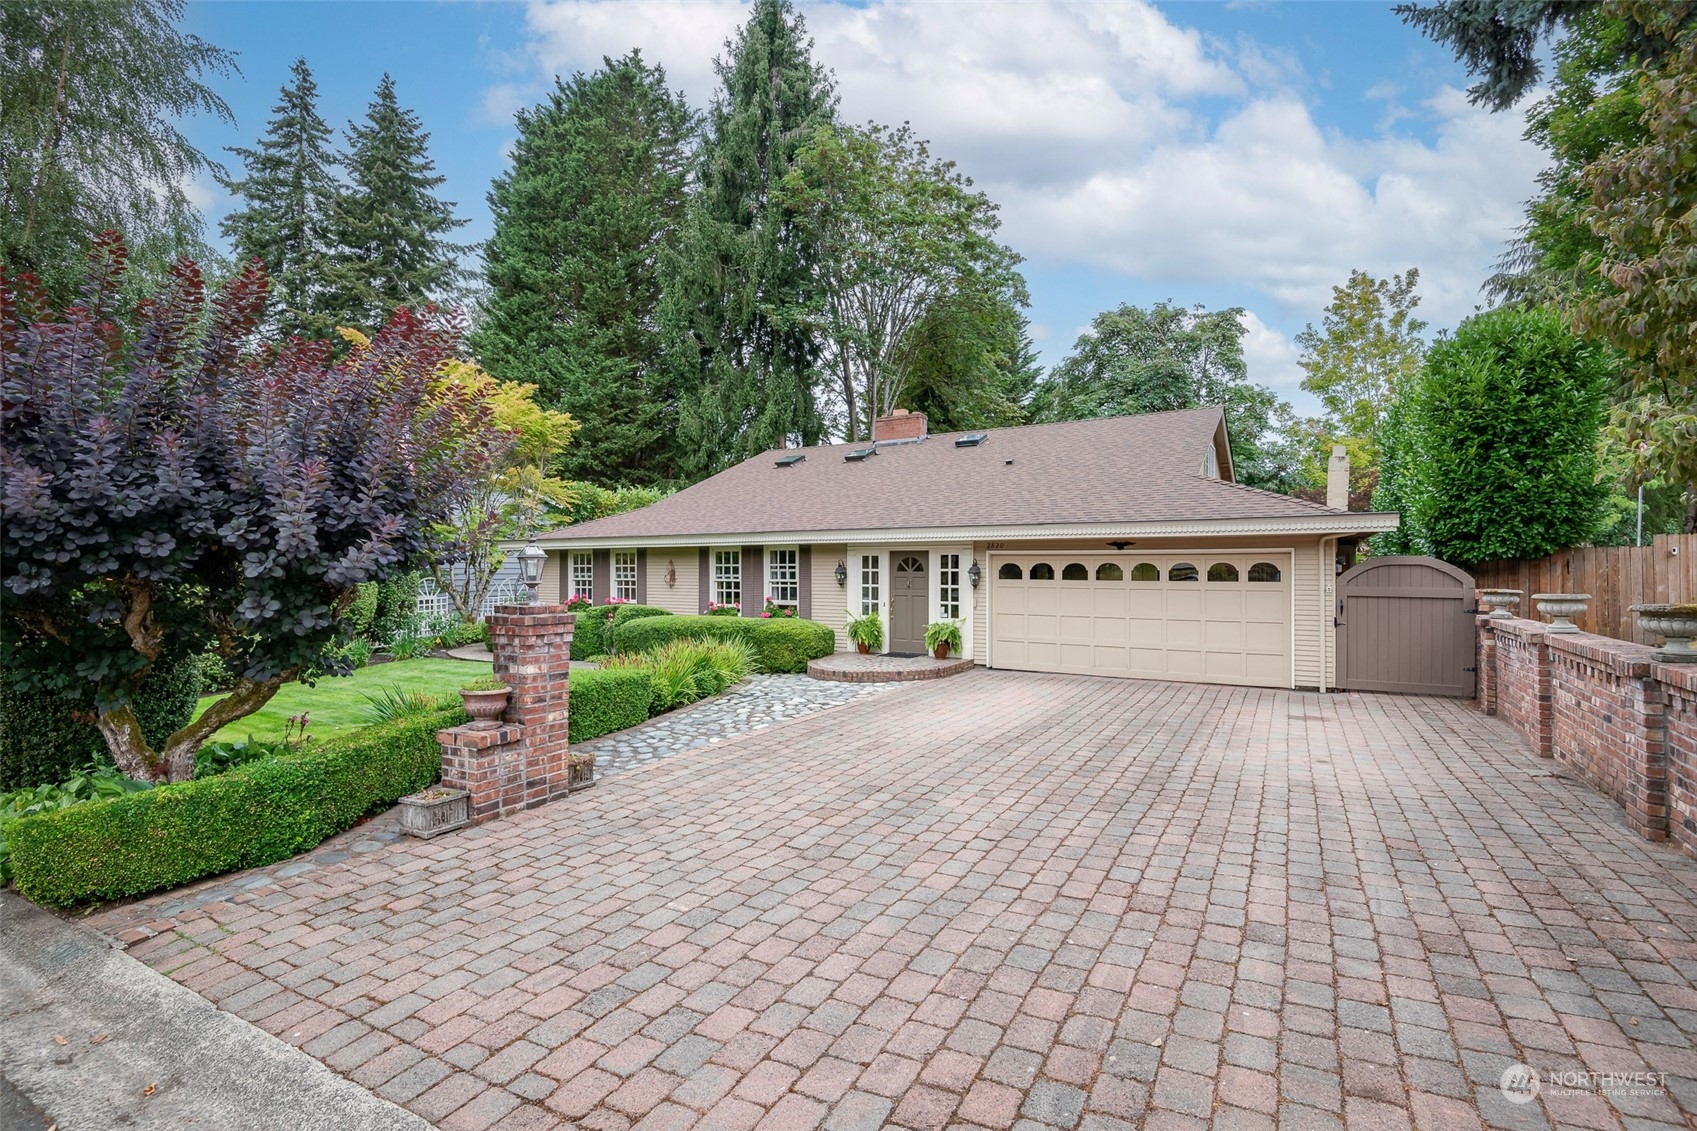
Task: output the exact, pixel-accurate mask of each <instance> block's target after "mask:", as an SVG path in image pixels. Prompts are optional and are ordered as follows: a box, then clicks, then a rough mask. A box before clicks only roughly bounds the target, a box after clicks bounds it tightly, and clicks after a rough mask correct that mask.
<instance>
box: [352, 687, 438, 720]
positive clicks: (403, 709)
mask: <svg viewBox="0 0 1697 1131" xmlns="http://www.w3.org/2000/svg"><path fill="white" fill-rule="evenodd" d="M364 699H365V701H366V702H367V703H368V704H370V706H368V707H366V708H365V715H366V717H367V718H369V719H370V720H371V721H372V722H374V723H387V722H392V721H393V720H395V719H412V718H417V717H418V716H420V715H433V714H435V713H437V712H438V711H441V710H443V709H444V708H445V707H446V706H447V704H446V703H444V702H443V701H442V699H441V698H440V697H439V696H436V695H432V694H430V693H429V692H428V691H419V690H417V689H411V690H403V689H401V688H398V687H385V688H382V689H380V690H378V691H376V692H373V693H371V694H369V695H366V696H364Z"/></svg>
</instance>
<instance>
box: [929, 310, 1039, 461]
mask: <svg viewBox="0 0 1697 1131" xmlns="http://www.w3.org/2000/svg"><path fill="white" fill-rule="evenodd" d="M912 337H913V342H912V348H911V357H912V361H911V370H910V372H909V374H908V379H907V384H906V386H905V388H904V389H903V390H902V396H901V406H902V407H903V408H906V409H911V410H912V411H914V412H923V413H925V415H926V417H927V418H928V420H929V421H930V427H931V431H933V432H960V431H965V430H967V429H972V428H1007V427H1011V426H1013V425H1016V424H1029V423H1030V422H1031V416H1032V412H1033V395H1034V394H1035V393H1036V391H1037V386H1038V383H1039V382H1040V381H1042V379H1043V365H1042V362H1041V361H1040V360H1039V359H1038V356H1037V347H1036V345H1035V344H1034V343H1033V342H1032V340H1031V334H1030V322H1029V321H1028V320H1027V319H1026V317H1025V316H1024V315H1023V314H1021V313H1020V311H1019V308H1018V307H1017V306H1015V305H1014V302H1013V301H1012V300H1011V299H1009V298H1007V297H1005V296H1002V295H993V294H964V295H950V296H948V297H947V298H945V299H943V300H941V301H939V302H936V303H933V304H932V306H931V308H930V309H929V310H927V311H926V313H925V316H924V317H923V318H922V319H920V321H919V324H918V325H916V326H915V327H914V328H913V331H912Z"/></svg>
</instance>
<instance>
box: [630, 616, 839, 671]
mask: <svg viewBox="0 0 1697 1131" xmlns="http://www.w3.org/2000/svg"><path fill="white" fill-rule="evenodd" d="M615 638H616V639H615V641H614V643H616V644H617V645H618V647H619V651H621V652H652V651H654V650H655V649H657V648H659V647H660V646H661V645H662V644H665V643H667V642H669V641H672V640H733V641H741V642H742V643H745V644H747V645H748V646H749V647H750V648H751V649H753V651H754V665H755V670H757V671H762V672H804V671H806V670H807V661H809V660H815V659H818V658H819V657H820V656H828V655H830V654H831V652H832V651H834V650H835V649H836V646H837V639H836V634H835V633H833V632H832V631H831V629H830V626H828V625H823V624H820V623H819V622H818V621H811V620H754V619H750V618H747V617H734V618H733V617H715V616H695V617H656V618H653V619H651V620H640V621H635V622H633V623H630V624H626V625H622V626H620V627H619V628H617V629H616V630H615Z"/></svg>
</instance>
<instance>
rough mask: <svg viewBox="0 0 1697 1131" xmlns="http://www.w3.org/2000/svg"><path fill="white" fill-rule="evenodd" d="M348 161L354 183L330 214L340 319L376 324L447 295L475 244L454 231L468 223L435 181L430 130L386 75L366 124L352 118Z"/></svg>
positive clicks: (455, 286) (334, 302)
mask: <svg viewBox="0 0 1697 1131" xmlns="http://www.w3.org/2000/svg"><path fill="white" fill-rule="evenodd" d="M347 141H348V149H347V152H346V153H344V154H343V155H342V163H343V165H344V166H345V167H346V168H347V172H348V181H349V184H348V187H347V190H346V191H345V192H342V193H340V194H338V195H337V197H336V200H335V205H334V208H333V211H332V217H331V231H332V233H333V235H334V238H335V252H334V255H333V257H332V260H331V264H330V274H329V280H330V283H329V285H330V290H331V300H330V301H331V303H332V305H333V307H334V309H335V310H336V311H337V313H338V316H339V318H340V319H341V320H342V324H344V325H350V326H355V327H359V328H363V329H367V330H373V329H376V328H378V327H380V326H382V325H383V324H384V323H385V322H386V321H388V318H389V315H390V314H392V313H393V312H394V310H395V308H396V307H400V306H409V307H419V306H422V305H424V304H425V303H428V302H448V301H451V300H452V299H453V298H454V297H455V295H456V294H457V293H458V286H459V283H460V281H461V279H463V278H464V274H465V273H464V272H463V271H462V270H461V268H460V265H459V256H460V255H461V254H463V253H464V252H466V251H467V250H469V249H468V248H467V247H465V246H464V245H461V244H455V243H451V242H450V241H449V240H448V238H447V237H448V234H449V233H450V232H452V231H453V230H454V229H455V228H458V227H460V226H462V225H463V224H465V223H466V221H464V220H457V219H455V218H454V205H453V203H452V202H451V201H444V200H438V199H437V197H436V189H437V188H439V187H441V184H442V182H443V181H444V180H446V179H447V178H445V177H443V176H441V175H440V174H438V173H437V172H436V165H435V162H433V161H431V159H430V153H429V148H428V147H429V143H430V135H429V134H428V133H425V132H424V129H423V127H422V125H421V124H420V122H419V120H418V115H417V114H415V113H413V112H412V111H411V110H407V109H404V108H402V106H401V104H400V103H399V101H398V100H397V99H396V98H395V82H394V80H393V79H391V78H390V77H389V76H388V75H386V74H385V75H384V76H383V81H382V82H380V83H378V84H377V93H376V96H375V98H374V99H373V101H372V103H371V105H370V106H369V107H368V108H367V111H366V119H365V122H364V124H363V125H355V124H354V123H352V122H350V123H348V130H347Z"/></svg>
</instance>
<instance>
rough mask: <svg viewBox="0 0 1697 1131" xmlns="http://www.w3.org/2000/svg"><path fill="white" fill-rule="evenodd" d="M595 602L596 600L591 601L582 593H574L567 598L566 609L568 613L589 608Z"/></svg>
mask: <svg viewBox="0 0 1697 1131" xmlns="http://www.w3.org/2000/svg"><path fill="white" fill-rule="evenodd" d="M594 604H595V602H594V601H591V600H590V599H589V598H588V597H585V596H584V595H583V594H582V593H573V594H572V595H571V596H570V597H567V598H566V611H567V612H568V613H575V612H577V611H578V610H579V609H587V608H589V607H591V606H592V605H594Z"/></svg>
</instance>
